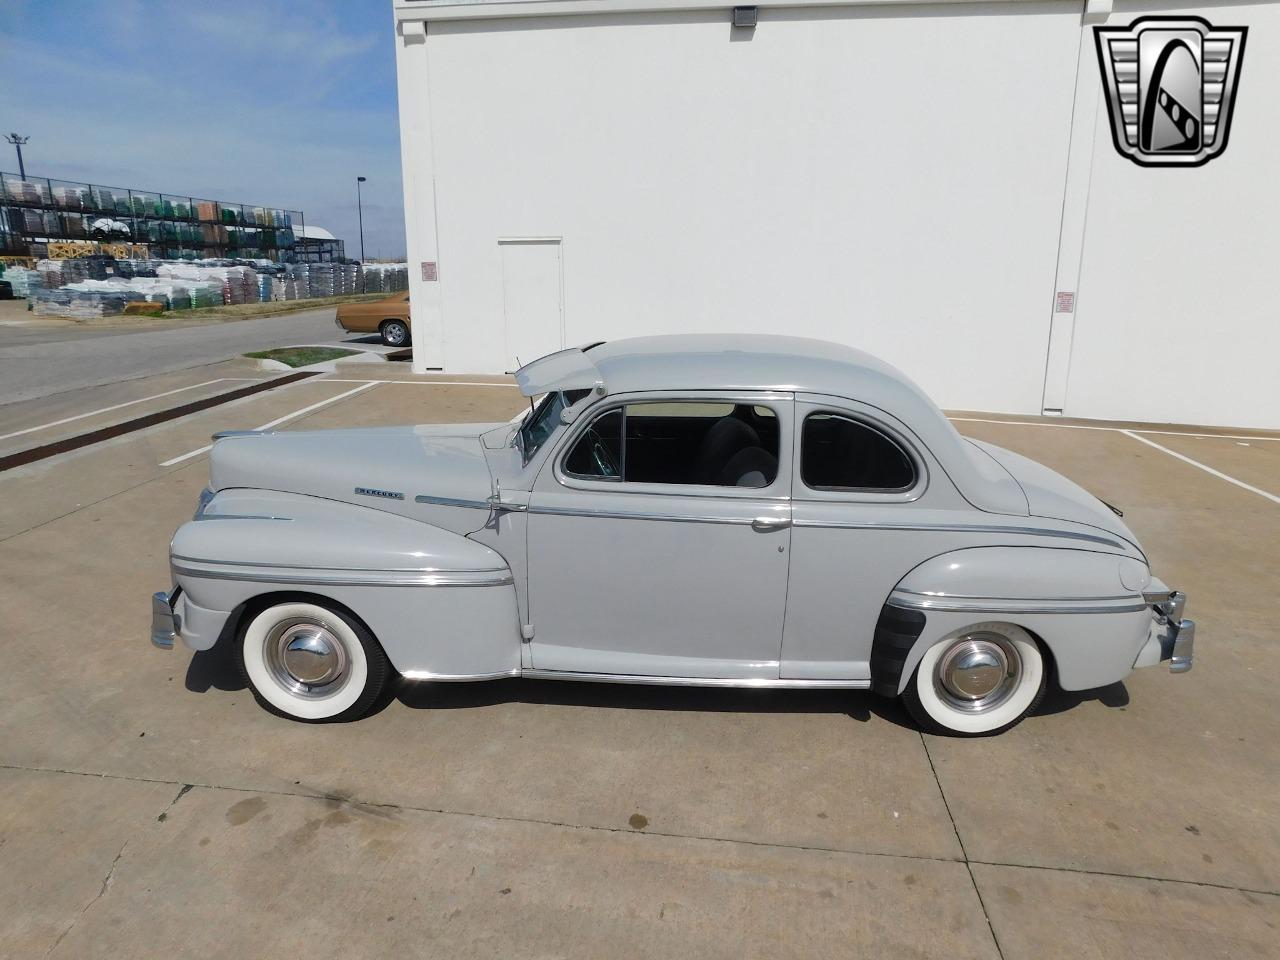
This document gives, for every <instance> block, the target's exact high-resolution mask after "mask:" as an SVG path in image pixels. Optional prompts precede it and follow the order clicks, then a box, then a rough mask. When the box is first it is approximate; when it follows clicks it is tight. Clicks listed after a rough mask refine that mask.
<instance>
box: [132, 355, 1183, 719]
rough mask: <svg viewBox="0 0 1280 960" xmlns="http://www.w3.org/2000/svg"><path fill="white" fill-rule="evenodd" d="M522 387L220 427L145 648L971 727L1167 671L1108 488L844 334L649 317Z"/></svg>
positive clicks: (1169, 614)
mask: <svg viewBox="0 0 1280 960" xmlns="http://www.w3.org/2000/svg"><path fill="white" fill-rule="evenodd" d="M516 381H517V383H518V384H519V386H520V389H521V390H522V391H523V393H524V394H525V396H527V397H530V398H534V397H541V399H540V400H539V401H538V402H537V404H536V406H531V408H530V410H529V412H528V413H527V414H526V415H524V416H523V417H522V418H520V419H518V420H513V421H511V422H510V423H497V424H477V425H447V426H407V427H390V428H378V429H358V430H324V431H313V432H285V433H247V434H245V433H236V434H230V435H223V436H221V437H220V438H219V439H217V441H216V443H215V444H214V447H213V452H212V454H211V465H210V474H211V482H210V484H209V488H208V489H207V490H205V492H204V493H203V494H202V496H201V498H200V504H199V509H198V510H197V511H196V515H195V518H194V519H193V520H192V521H190V522H188V523H185V524H183V525H182V526H181V527H180V528H179V529H178V531H177V533H176V534H175V535H174V537H173V542H172V545H171V547H170V556H171V566H172V572H173V581H174V583H175V586H174V587H173V588H172V590H170V591H169V592H165V593H157V594H156V595H155V596H154V598H153V601H152V612H153V625H152V640H153V642H154V643H156V644H157V645H158V646H161V647H172V646H173V644H174V641H175V639H176V637H178V636H181V637H182V639H183V641H184V642H185V644H186V645H187V646H188V647H191V648H192V649H194V650H207V649H210V648H212V647H213V646H214V645H215V644H216V643H218V642H219V640H220V639H221V641H222V643H223V644H225V645H229V647H230V649H231V651H232V653H233V655H234V657H235V658H236V660H237V661H238V663H239V665H240V667H241V668H242V671H243V675H244V678H245V680H246V682H247V683H248V685H249V687H250V688H251V689H252V691H253V693H254V696H255V697H257V699H258V701H259V702H260V703H261V704H262V705H263V706H264V707H266V708H267V709H268V710H271V711H274V712H276V713H279V714H281V715H284V716H287V717H293V718H295V719H298V720H308V721H332V720H352V719H355V718H357V717H359V716H361V715H362V714H363V713H365V712H366V711H367V710H368V709H369V708H370V707H371V705H373V704H374V703H375V701H376V700H377V698H378V697H379V695H380V693H381V692H382V691H383V689H384V688H385V686H386V685H387V683H388V682H389V680H391V679H392V678H393V677H395V676H396V675H397V674H398V675H399V676H400V677H404V678H407V679H410V680H433V681H472V680H491V679H495V678H500V677H537V678H542V679H557V680H579V681H581V680H593V681H612V682H621V683H655V684H684V685H705V686H733V687H785V688H794V689H804V688H832V687H842V688H849V689H853V690H860V689H870V690H873V691H874V692H875V693H877V694H881V695H883V696H886V697H898V696H901V697H902V699H903V700H904V701H905V704H906V707H907V709H908V710H909V712H910V713H911V715H912V717H914V718H915V720H916V721H917V722H918V723H919V724H921V725H922V726H923V727H924V728H926V729H929V730H932V731H935V732H943V733H950V734H957V735H982V734H993V733H999V732H1001V731H1003V730H1007V729H1008V728H1009V727H1011V726H1013V725H1014V724H1016V723H1017V722H1018V721H1019V720H1021V719H1022V718H1023V717H1024V716H1026V714H1027V713H1028V712H1030V711H1032V710H1033V709H1034V708H1035V707H1036V705H1037V704H1038V703H1039V702H1040V700H1041V698H1042V697H1043V696H1044V693H1045V690H1046V688H1047V687H1048V686H1049V685H1050V684H1056V685H1057V686H1058V687H1060V688H1062V689H1064V690H1083V689H1088V688H1094V687H1099V686H1103V685H1106V684H1110V683H1113V682H1115V681H1118V680H1121V679H1122V678H1124V677H1125V676H1126V675H1127V674H1128V673H1129V672H1130V671H1131V670H1132V669H1134V668H1135V667H1143V666H1151V665H1154V664H1157V663H1160V662H1162V661H1170V663H1171V669H1172V670H1173V671H1174V672H1182V671H1186V670H1190V669H1191V663H1192V643H1193V639H1194V634H1195V625H1194V623H1193V622H1192V621H1190V620H1184V619H1182V611H1183V605H1184V603H1185V597H1184V596H1183V594H1181V593H1178V592H1172V591H1170V589H1169V588H1168V587H1166V586H1165V585H1164V584H1163V583H1161V582H1160V581H1159V580H1157V579H1155V578H1153V577H1152V575H1151V572H1150V569H1149V566H1148V561H1147V557H1146V555H1145V554H1144V553H1143V551H1142V548H1141V547H1140V546H1139V545H1138V542H1137V540H1136V539H1135V537H1134V535H1133V534H1132V533H1131V532H1130V531H1129V529H1128V528H1127V527H1126V526H1125V525H1124V523H1122V522H1121V520H1120V517H1119V515H1118V511H1116V510H1114V509H1113V508H1110V507H1108V506H1107V505H1106V504H1104V503H1103V502H1101V501H1100V500H1098V499H1096V498H1095V497H1093V496H1091V495H1090V494H1089V493H1087V492H1085V491H1084V490H1083V489H1081V488H1080V487H1078V486H1076V485H1075V484H1074V483H1072V482H1071V481H1069V480H1067V479H1065V478H1064V477H1062V476H1060V475H1058V474H1056V473H1054V472H1053V471H1051V470H1049V469H1047V468H1045V467H1043V466H1041V465H1039V464H1037V463H1034V462H1033V461H1030V460H1027V459H1025V458H1023V457H1020V456H1018V455H1017V454H1014V453H1010V452H1009V451H1007V450H1003V449H1001V448H999V447H995V446H992V445H990V444H986V443H979V442H977V441H973V440H967V439H965V438H963V437H961V436H960V434H958V433H957V432H956V430H955V428H954V427H953V426H952V425H951V423H950V422H949V421H948V420H947V418H946V417H945V416H943V414H942V413H941V412H940V411H939V410H938V408H937V407H936V406H935V405H934V404H933V403H932V402H931V401H930V400H929V399H928V397H926V396H925V394H924V393H923V392H922V391H921V390H920V389H919V388H918V387H916V386H915V385H914V384H912V383H911V381H910V380H908V379H907V378H906V377H905V376H903V374H901V373H899V372H898V371H897V370H895V369H893V368H892V367H889V366H887V365H886V364H884V363H881V362H880V361H878V360H876V359H874V358H872V357H870V356H868V355H866V354H864V353H861V352H859V351H856V350H852V349H849V348H846V347H841V346H836V345H834V344H829V343H822V342H819V341H814V340H801V339H793V338H785V337H765V336H722V337H712V336H692V335H691V336H669V337H649V338H641V339H634V340H623V341H617V342H610V343H598V344H593V345H590V346H586V347H582V348H580V349H578V348H575V349H570V350H563V351H561V352H559V353H554V354H551V355H550V356H546V357H543V358H542V359H540V360H536V361H534V362H533V363H530V364H528V365H526V366H524V367H522V368H521V369H520V370H519V371H518V372H517V373H516Z"/></svg>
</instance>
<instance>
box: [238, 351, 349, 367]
mask: <svg viewBox="0 0 1280 960" xmlns="http://www.w3.org/2000/svg"><path fill="white" fill-rule="evenodd" d="M359 352H360V351H359V350H342V349H340V348H338V347H279V348H277V349H275V350H258V351H256V352H254V353H246V354H245V356H246V357H249V358H251V359H253V360H279V361H280V362H281V363H287V364H288V365H289V366H291V367H307V366H310V365H311V364H313V363H324V362H325V361H326V360H340V359H341V358H342V357H354V356H355V355H356V354H357V353H359Z"/></svg>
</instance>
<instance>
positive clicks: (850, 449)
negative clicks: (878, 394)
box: [780, 394, 972, 681]
mask: <svg viewBox="0 0 1280 960" xmlns="http://www.w3.org/2000/svg"><path fill="white" fill-rule="evenodd" d="M794 415H795V422H794V428H793V431H794V435H795V446H794V453H793V478H794V479H793V481H792V497H793V500H792V507H793V524H794V529H793V531H792V541H791V568H790V585H789V592H788V596H787V616H786V624H785V627H784V633H783V644H782V657H781V661H782V662H781V669H780V676H781V677H782V678H783V679H790V680H833V681H834V680H841V681H845V680H869V679H870V678H871V669H870V658H871V643H872V639H873V636H874V632H875V626H876V621H877V620H878V619H879V617H880V611H881V609H882V607H883V606H884V602H885V600H886V598H887V597H888V596H889V593H890V592H891V591H892V590H893V588H894V586H895V585H896V584H897V583H898V581H899V580H901V579H902V577H904V576H906V574H907V573H908V572H909V571H910V570H911V569H912V568H913V567H915V566H916V565H917V564H919V563H921V562H922V561H924V560H927V559H928V558H930V557H933V556H936V555H937V554H939V553H942V552H945V551H946V550H949V549H955V548H956V547H957V546H962V545H963V539H962V538H963V536H964V535H963V534H960V533H956V532H954V531H955V530H956V525H957V522H958V519H963V518H964V517H965V516H967V515H968V514H969V512H971V510H972V508H971V507H969V506H968V504H966V503H965V502H964V501H963V500H962V499H961V498H960V497H959V495H958V493H957V492H956V490H955V488H954V487H953V486H952V485H951V484H950V482H949V480H948V479H947V477H946V474H945V472H944V471H943V470H942V469H941V468H940V467H939V465H938V464H937V461H936V460H934V459H933V457H932V456H931V454H930V453H929V451H928V450H927V449H926V448H925V447H924V445H923V444H922V443H921V442H920V440H919V438H917V437H916V436H915V434H914V433H913V432H912V431H911V430H910V428H909V427H907V426H906V425H905V424H903V423H901V422H900V421H898V420H896V419H895V418H894V417H892V416H890V415H889V414H887V413H885V412H884V411H883V410H879V409H877V408H875V407H870V406H867V405H865V404H860V403H857V402H855V401H853V400H847V399H843V398H837V397H824V396H819V395H809V394H797V395H796V402H795V406H794Z"/></svg>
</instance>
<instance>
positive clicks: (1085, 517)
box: [969, 440, 1141, 549]
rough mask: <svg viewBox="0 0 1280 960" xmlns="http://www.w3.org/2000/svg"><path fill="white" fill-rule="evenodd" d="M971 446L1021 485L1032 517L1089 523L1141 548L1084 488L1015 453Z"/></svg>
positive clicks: (977, 442) (982, 445) (992, 446)
mask: <svg viewBox="0 0 1280 960" xmlns="http://www.w3.org/2000/svg"><path fill="white" fill-rule="evenodd" d="M969 442H970V443H972V444H974V445H975V446H977V447H978V448H980V449H981V450H983V451H985V452H986V453H987V454H989V455H990V456H991V458H992V459H993V460H995V461H996V462H997V463H999V464H1000V465H1001V466H1002V467H1004V468H1005V469H1006V470H1008V471H1009V473H1010V475H1011V476H1012V477H1013V478H1014V479H1015V480H1017V481H1018V484H1019V486H1021V487H1022V491H1023V493H1025V494H1026V497H1027V504H1028V506H1029V507H1030V508H1031V515H1032V516H1035V517H1046V518H1048V519H1051V520H1067V521H1070V522H1073V523H1085V524H1088V525H1089V526H1091V527H1098V528H1099V529H1102V530H1106V531H1107V532H1108V533H1113V534H1115V535H1116V536H1119V537H1123V538H1124V539H1125V540H1127V541H1129V543H1131V544H1133V545H1134V546H1135V547H1137V546H1138V540H1137V538H1136V537H1135V536H1134V535H1133V533H1132V531H1130V530H1129V528H1128V527H1127V526H1125V524H1124V522H1123V521H1122V520H1121V519H1120V518H1119V517H1117V516H1116V515H1115V514H1114V513H1113V512H1112V511H1111V509H1110V508H1109V507H1107V505H1106V504H1104V503H1103V502H1102V501H1101V500H1099V499H1098V498H1097V497H1095V496H1094V495H1093V494H1091V493H1090V492H1089V491H1088V490H1086V489H1084V487H1081V486H1080V485H1079V484H1076V483H1073V482H1072V481H1071V480H1068V479H1067V478H1066V477H1064V476H1063V475H1062V474H1060V473H1058V472H1056V471H1054V470H1050V469H1049V468H1048V467H1046V466H1045V465H1044V464H1042V463H1036V461H1034V460H1029V459H1027V458H1026V457H1024V456H1022V455H1021V454H1017V453H1014V452H1013V451H1012V450H1006V449H1005V448H1004V447H997V446H996V445H995V444H993V443H985V442H983V441H981V440H970V441H969ZM1139 549H1141V548H1139Z"/></svg>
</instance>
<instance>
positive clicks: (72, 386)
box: [0, 307, 362, 404]
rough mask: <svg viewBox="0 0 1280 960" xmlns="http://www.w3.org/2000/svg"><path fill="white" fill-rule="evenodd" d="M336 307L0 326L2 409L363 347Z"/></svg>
mask: <svg viewBox="0 0 1280 960" xmlns="http://www.w3.org/2000/svg"><path fill="white" fill-rule="evenodd" d="M361 339H362V338H361V337H358V336H352V335H349V334H346V333H344V332H342V331H340V330H338V329H337V328H336V327H335V326H334V324H333V308H332V307H330V308H326V309H324V310H309V311H307V312H305V313H293V314H286V315H284V316H276V317H263V318H260V319H251V320H235V321H224V322H218V323H209V324H202V325H199V326H185V327H171V328H166V329H160V330H156V329H143V330H131V331H127V332H126V331H121V330H119V329H118V328H116V329H113V328H111V327H98V326H76V327H70V326H50V327H41V326H25V327H23V326H0V404H5V403H13V402H15V401H18V400H33V399H37V398H39V397H47V396H52V395H53V394H57V393H62V392H64V391H67V390H76V389H79V388H82V387H92V386H98V385H100V384H106V383H117V382H119V381H122V380H133V379H137V378H138V377H144V376H152V375H155V374H159V373H169V372H171V371H174V370H184V369H187V368H189V367H196V366H202V365H204V364H207V363H216V362H217V361H219V360H226V359H228V358H229V357H234V356H237V355H239V354H242V353H246V352H248V351H251V350H266V349H270V348H271V347H283V346H291V345H293V344H316V343H343V342H359V341H360V340H361Z"/></svg>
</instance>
